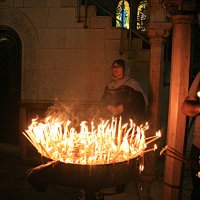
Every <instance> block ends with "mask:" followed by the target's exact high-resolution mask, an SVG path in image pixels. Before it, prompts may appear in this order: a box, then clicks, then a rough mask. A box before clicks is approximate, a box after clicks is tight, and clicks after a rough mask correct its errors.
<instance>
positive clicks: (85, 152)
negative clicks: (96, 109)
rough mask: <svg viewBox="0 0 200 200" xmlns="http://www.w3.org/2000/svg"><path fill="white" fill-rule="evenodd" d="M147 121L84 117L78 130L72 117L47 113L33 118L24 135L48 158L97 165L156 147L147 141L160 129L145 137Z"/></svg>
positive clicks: (138, 154) (147, 126) (126, 157)
mask: <svg viewBox="0 0 200 200" xmlns="http://www.w3.org/2000/svg"><path fill="white" fill-rule="evenodd" d="M148 128H149V125H148V123H146V124H144V125H140V126H137V125H136V124H135V123H134V122H133V120H131V119H130V121H129V123H126V124H122V119H121V118H119V119H117V118H112V119H111V120H106V121H103V120H102V122H101V123H100V124H98V125H97V126H95V125H94V122H90V123H88V122H86V121H82V122H81V123H80V127H79V130H78V131H77V130H76V129H75V128H74V127H71V122H70V121H69V120H67V121H62V120H59V118H56V119H55V118H52V117H47V118H45V120H43V122H42V121H39V120H38V119H32V123H31V125H30V126H29V127H28V129H27V130H25V131H24V132H23V134H24V136H25V137H26V138H27V139H28V140H29V141H30V142H31V144H32V145H33V146H34V147H35V148H36V149H37V150H38V152H39V153H40V154H41V155H42V156H45V157H47V158H49V159H52V160H55V161H61V162H64V163H73V164H83V165H98V164H110V163H117V162H123V161H126V160H127V161H128V160H130V159H133V158H136V157H138V156H140V155H143V154H144V153H147V152H150V151H155V150H156V149H157V146H156V144H155V145H154V147H153V148H149V149H147V145H149V144H150V143H153V142H154V141H155V140H157V139H158V138H160V137H161V133H160V131H158V132H156V134H155V135H154V136H151V137H146V136H145V131H146V130H148Z"/></svg>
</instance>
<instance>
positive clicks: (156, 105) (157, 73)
mask: <svg viewBox="0 0 200 200" xmlns="http://www.w3.org/2000/svg"><path fill="white" fill-rule="evenodd" d="M170 29H171V24H170V23H161V22H157V23H156V22H151V23H150V25H149V31H148V36H149V37H150V42H151V57H150V70H149V76H150V79H149V82H150V83H149V115H150V117H149V118H150V121H151V122H150V123H151V127H150V129H151V131H157V130H158V129H159V128H160V103H161V101H160V98H161V87H162V84H163V64H164V60H163V56H164V37H167V36H168V35H169V31H170Z"/></svg>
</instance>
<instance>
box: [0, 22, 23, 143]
mask: <svg viewBox="0 0 200 200" xmlns="http://www.w3.org/2000/svg"><path fill="white" fill-rule="evenodd" d="M21 46H22V45H21V40H20V38H19V36H18V34H17V33H16V32H15V31H14V30H13V29H12V28H10V27H7V26H0V142H1V143H5V142H6V143H15V144H16V143H19V102H20V99H21V54H22V53H21V52H22V51H21V49H22V47H21Z"/></svg>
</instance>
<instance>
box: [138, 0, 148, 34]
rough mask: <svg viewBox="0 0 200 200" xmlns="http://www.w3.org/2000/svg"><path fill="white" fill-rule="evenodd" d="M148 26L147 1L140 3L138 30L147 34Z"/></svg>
mask: <svg viewBox="0 0 200 200" xmlns="http://www.w3.org/2000/svg"><path fill="white" fill-rule="evenodd" d="M146 24H147V0H142V1H140V3H139V5H138V9H137V30H138V31H141V32H146Z"/></svg>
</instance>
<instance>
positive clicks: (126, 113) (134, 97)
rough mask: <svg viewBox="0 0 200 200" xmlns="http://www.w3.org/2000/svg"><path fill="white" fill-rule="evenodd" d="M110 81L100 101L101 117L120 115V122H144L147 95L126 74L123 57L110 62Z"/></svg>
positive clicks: (108, 117) (107, 117)
mask: <svg viewBox="0 0 200 200" xmlns="http://www.w3.org/2000/svg"><path fill="white" fill-rule="evenodd" d="M111 70H112V81H111V82H110V83H109V84H108V85H107V86H106V88H105V90H104V93H103V96H102V98H101V101H100V113H101V115H102V117H103V118H106V119H110V118H111V117H112V116H114V117H120V116H121V117H122V122H128V120H129V119H133V120H134V122H135V123H136V124H141V123H143V122H146V118H147V113H146V110H147V106H148V100H147V97H146V95H145V93H144V91H143V89H142V87H141V86H140V84H139V83H138V82H137V81H136V80H134V79H131V78H130V77H129V76H128V68H127V67H126V65H125V61H124V60H123V59H117V60H115V61H114V62H113V63H112V66H111Z"/></svg>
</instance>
